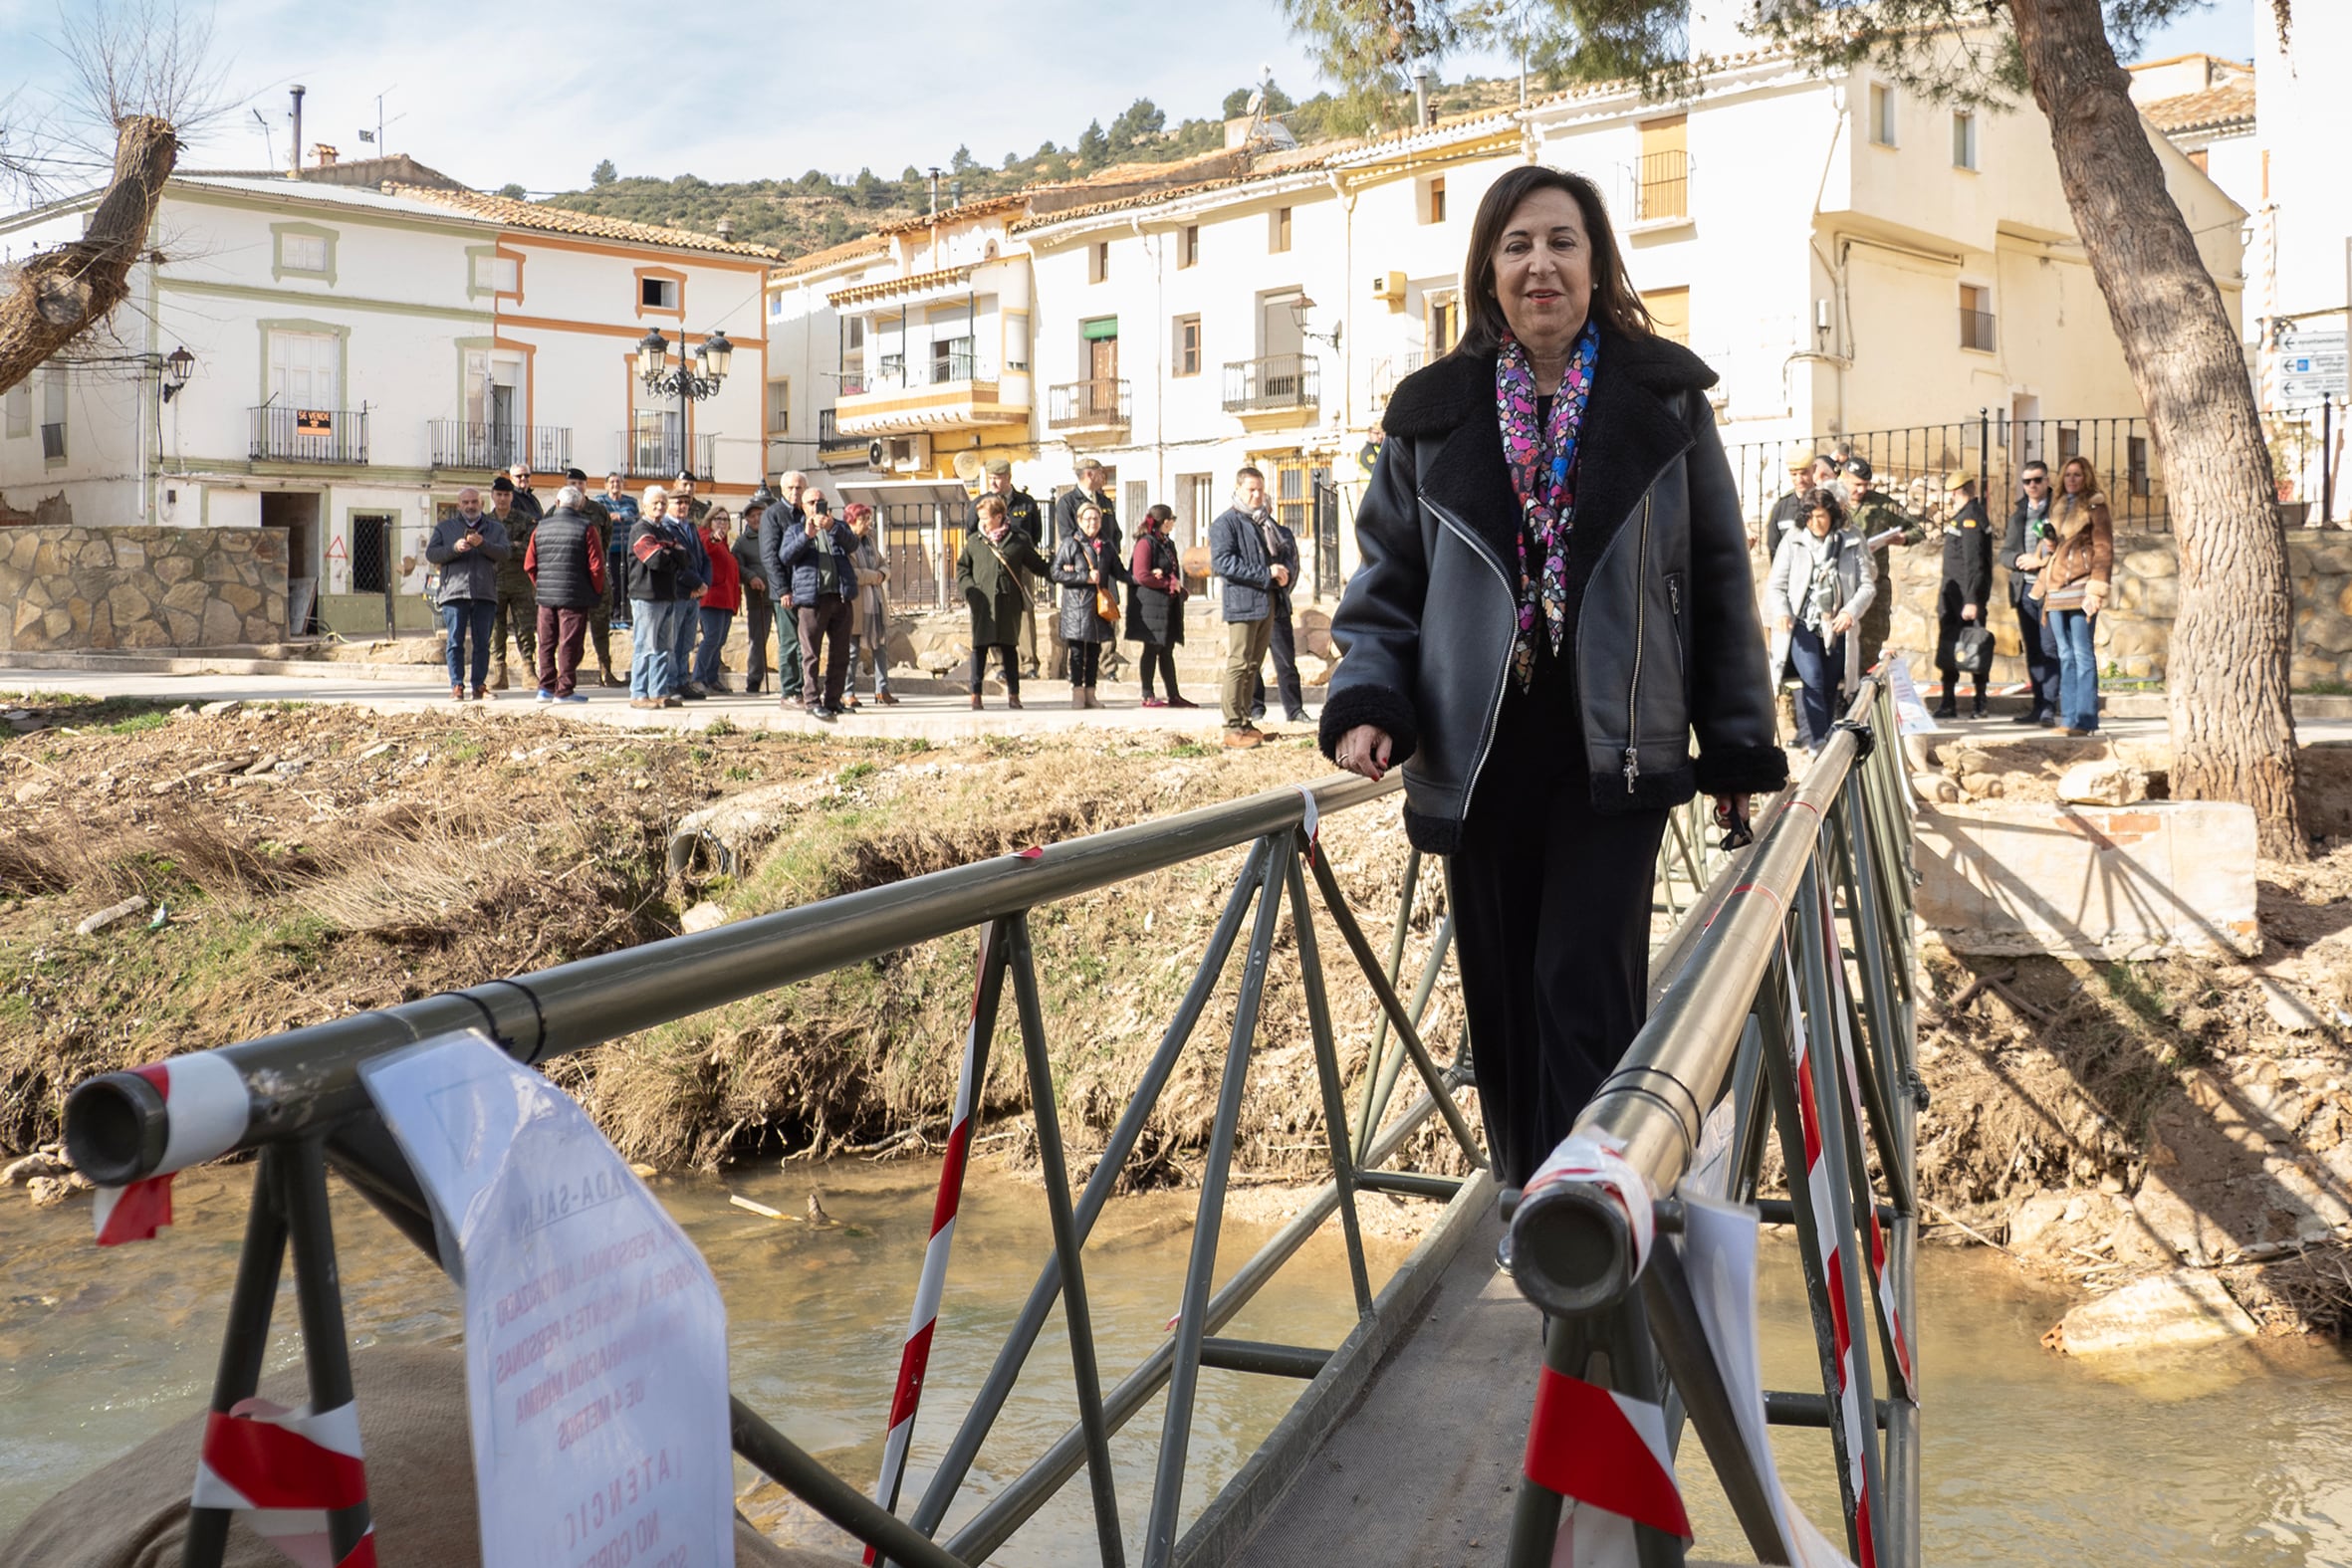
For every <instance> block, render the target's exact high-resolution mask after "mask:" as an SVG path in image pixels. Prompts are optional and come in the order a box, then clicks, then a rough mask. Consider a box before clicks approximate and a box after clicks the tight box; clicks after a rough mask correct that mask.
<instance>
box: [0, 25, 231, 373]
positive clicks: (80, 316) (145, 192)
mask: <svg viewBox="0 0 2352 1568" xmlns="http://www.w3.org/2000/svg"><path fill="white" fill-rule="evenodd" d="M55 47H56V49H57V52H58V55H59V57H60V60H61V63H62V65H63V68H64V69H63V73H62V78H63V81H64V83H65V91H64V92H63V94H61V96H60V100H59V102H58V103H56V104H55V105H53V106H52V111H53V112H52V113H51V114H49V115H48V116H47V117H46V118H44V119H41V120H36V118H35V115H34V112H32V111H31V110H30V109H29V108H28V107H27V106H26V105H25V103H24V99H23V95H21V94H20V95H18V96H17V97H16V98H13V99H11V100H10V101H9V103H8V104H7V105H5V106H0V179H5V180H6V181H8V183H10V184H12V185H13V186H14V187H15V188H16V189H17V190H18V191H19V192H20V193H21V194H23V195H24V196H25V197H27V198H28V199H36V200H37V199H40V198H42V197H44V196H46V195H48V194H51V193H52V192H54V191H55V189H56V188H57V187H59V186H60V185H62V184H63V183H65V179H66V177H67V176H69V175H71V174H72V173H73V172H74V171H75V170H76V169H82V170H86V171H94V170H95V169H96V168H98V167H105V166H107V165H106V164H104V163H102V162H98V161H97V158H100V157H104V156H106V155H107V146H108V143H110V142H111V143H112V153H111V156H112V174H111V177H110V178H109V180H108V182H107V185H106V187H105V190H104V192H103V193H102V194H101V195H100V197H99V201H98V205H97V207H96V208H95V209H94V210H93V212H92V213H91V217H90V223H89V226H88V227H87V229H86V230H85V231H84V233H83V235H82V237H81V238H80V239H78V240H74V241H71V242H69V243H67V244H65V245H61V246H58V247H57V248H55V249H53V250H48V251H43V252H41V253H39V254H38V255H35V256H32V257H29V258H27V259H26V260H24V261H22V262H20V263H18V264H16V265H15V266H13V267H11V268H9V269H8V270H6V271H5V272H0V390H5V389H7V388H8V387H11V386H14V385H15V384H16V383H18V382H19V381H22V380H23V379H24V378H25V377H26V376H28V375H30V374H32V373H33V371H34V370H35V369H36V368H38V367H39V366H40V365H41V364H42V363H43V362H44V361H46V360H48V359H49V358H50V357H52V356H53V355H55V354H57V353H58V352H59V351H60V350H62V349H64V348H66V347H67V346H68V345H69V344H71V343H73V342H75V341H76V340H77V339H78V338H81V337H83V336H86V335H88V334H90V333H91V332H93V331H94V330H96V329H98V328H100V327H102V326H103V325H104V324H105V323H106V321H107V319H108V317H109V316H111V315H112V314H113V313H114V311H115V309H116V307H118V306H119V305H120V304H121V303H122V301H123V299H124V298H125V297H126V296H127V295H128V293H129V281H130V271H131V268H132V267H133V266H135V265H136V264H137V262H138V259H139V257H140V256H141V255H142V254H144V252H145V250H146V247H147V233H148V230H149V228H150V227H151V226H152V225H153V223H154V220H155V208H156V204H157V203H158V202H160V201H161V200H162V196H163V186H164V182H165V181H166V180H168V179H169V178H170V177H171V171H172V169H173V167H174V166H175V165H176V163H177V161H178V157H179V149H180V146H181V144H182V142H183V141H184V140H185V139H186V138H187V137H188V136H190V135H192V134H194V133H195V132H196V131H197V130H198V129H200V128H201V127H202V126H203V125H205V124H207V123H208V122H210V121H211V120H212V119H214V118H216V117H217V116H218V115H219V114H220V113H221V112H222V111H223V109H224V107H225V100H224V98H223V96H222V93H221V74H220V71H219V70H218V69H217V68H215V67H214V66H213V65H212V64H211V63H210V56H211V48H212V23H211V19H210V17H209V16H208V15H205V16H197V15H193V14H190V13H186V12H183V11H182V10H181V9H180V7H179V4H178V0H118V3H113V4H108V3H93V4H91V5H89V6H87V7H86V8H84V9H82V10H80V11H78V12H61V13H60V16H59V25H58V36H57V39H56V41H55ZM44 132H45V133H44Z"/></svg>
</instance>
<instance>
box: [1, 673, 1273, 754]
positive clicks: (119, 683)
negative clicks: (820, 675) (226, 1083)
mask: <svg viewBox="0 0 2352 1568" xmlns="http://www.w3.org/2000/svg"><path fill="white" fill-rule="evenodd" d="M319 672H320V673H318V674H316V675H313V674H309V673H304V674H301V675H287V674H272V675H221V674H196V675H170V674H156V673H151V672H143V671H142V672H121V671H97V670H22V669H9V668H0V694H5V695H9V696H18V695H22V694H28V693H33V692H65V693H71V694H73V695H75V696H81V697H95V698H104V697H135V698H147V699H150V700H153V701H156V702H166V703H171V704H174V705H176V704H179V703H193V704H197V705H202V704H204V703H208V702H217V701H220V700H222V699H227V698H234V699H237V700H239V701H242V702H326V703H347V704H350V705H352V706H353V707H359V708H364V709H366V710H368V711H369V712H371V713H446V714H452V715H454V714H479V713H484V712H488V713H491V714H499V713H543V714H544V713H553V714H558V715H561V716H563V717H565V718H567V719H574V720H580V721H585V722H587V723H590V724H609V725H615V726H619V727H621V728H625V729H641V730H678V731H688V730H699V729H701V728H703V727H704V726H705V725H708V724H710V723H711V722H713V721H714V720H717V719H721V718H724V719H725V720H727V722H728V723H730V724H732V725H734V726H735V727H736V728H737V729H742V730H753V729H759V730H783V731H799V732H803V733H811V734H814V733H823V734H826V735H833V736H842V737H848V736H861V735H862V736H873V737H877V738H883V739H894V740H907V739H916V738H920V739H923V740H927V741H934V742H940V741H956V740H972V739H977V738H978V737H980V736H984V735H1049V734H1061V733H1065V732H1069V731H1077V730H1105V729H1116V730H1121V731H1133V730H1147V731H1167V732H1172V733H1175V734H1179V735H1184V736H1188V737H1191V738H1194V739H1196V740H1198V741H1202V742H1215V741H1216V740H1217V738H1218V736H1219V733H1220V732H1221V730H1222V729H1223V725H1222V723H1221V721H1220V720H1219V718H1218V713H1217V709H1216V706H1215V705H1214V703H1205V704H1203V705H1202V706H1201V707H1198V708H1191V709H1183V708H1150V709H1147V708H1144V707H1143V706H1142V705H1141V699H1140V697H1139V695H1138V693H1137V691H1136V689H1135V687H1134V686H1133V684H1132V683H1129V684H1126V685H1124V686H1122V687H1120V688H1118V689H1113V688H1110V687H1103V688H1101V689H1100V691H1099V696H1100V698H1101V700H1102V707H1101V708H1100V709H1099V710H1095V711H1085V712H1081V711H1078V710H1075V709H1072V708H1071V707H1070V706H1069V685H1068V683H1067V682H1064V681H1025V682H1023V683H1022V697H1023V700H1024V701H1025V702H1026V703H1027V704H1028V706H1027V707H1025V708H1023V709H1022V710H1021V711H1020V712H1018V713H1016V712H1013V711H1011V710H1009V709H1007V708H1006V706H1005V700H1004V698H1002V697H999V696H990V697H989V698H988V699H987V702H988V706H987V708H986V709H984V710H983V711H981V712H979V713H974V712H973V711H972V709H971V706H970V702H969V699H968V698H966V697H965V696H964V694H962V693H961V692H958V693H955V694H953V695H949V694H944V693H939V694H910V695H903V696H901V697H900V698H899V700H898V705H897V706H896V707H894V708H883V707H878V706H876V705H875V703H874V701H873V699H872V697H871V696H867V695H863V694H861V698H860V700H861V701H863V703H864V704H865V706H864V708H863V710H862V711H861V712H859V713H857V714H853V715H845V716H843V717H842V718H840V719H839V720H837V721H835V722H834V723H831V724H823V723H820V722H819V721H817V720H815V719H812V718H810V717H809V716H808V715H807V714H806V713H805V712H803V711H802V709H801V708H800V706H799V705H798V704H797V703H796V704H795V705H794V706H792V707H791V708H789V709H788V708H781V707H779V706H778V704H777V700H776V699H775V698H774V697H748V696H743V695H741V694H736V695H720V696H714V697H712V698H711V699H709V700H708V701H707V702H697V703H688V704H687V705H686V706H685V707H683V708H665V709H662V710H660V711H658V712H646V711H643V710H640V709H635V708H631V707H630V706H629V705H628V693H627V692H626V691H625V690H620V689H616V688H605V687H587V686H584V687H582V688H581V690H582V692H583V693H584V694H585V695H586V696H587V697H588V701H587V702H585V703H566V704H550V703H542V702H539V701H537V700H536V698H535V696H534V694H533V692H532V691H531V689H530V688H528V687H526V688H524V689H522V690H519V691H505V692H495V693H493V694H492V697H493V700H492V701H491V702H489V703H482V704H477V703H470V702H469V703H456V702H452V701H450V699H449V688H448V686H447V685H446V684H445V683H443V682H442V681H441V680H440V679H439V671H438V670H437V669H433V668H431V667H424V669H423V670H422V671H420V673H425V674H426V679H424V680H420V681H415V682H408V681H397V680H384V679H380V678H369V677H366V676H352V675H346V674H341V673H339V672H338V671H337V668H336V666H334V665H332V664H322V665H320V666H319ZM1308 712H1309V713H1310V714H1311V713H1313V712H1314V709H1313V708H1312V707H1311V706H1310V707H1309V709H1308ZM1260 728H1261V729H1264V730H1265V731H1266V732H1267V733H1268V734H1269V735H1271V736H1278V737H1279V736H1284V735H1289V736H1294V737H1298V738H1302V739H1303V738H1309V737H1311V736H1312V734H1313V728H1314V727H1313V725H1312V724H1311V723H1308V724H1304V725H1288V724H1283V723H1280V722H1279V721H1278V722H1272V723H1269V722H1266V721H1261V723H1260Z"/></svg>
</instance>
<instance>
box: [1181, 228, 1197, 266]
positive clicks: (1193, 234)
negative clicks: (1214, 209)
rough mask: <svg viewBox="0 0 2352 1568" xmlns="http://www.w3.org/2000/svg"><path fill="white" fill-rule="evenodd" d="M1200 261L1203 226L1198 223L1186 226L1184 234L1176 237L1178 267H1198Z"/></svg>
mask: <svg viewBox="0 0 2352 1568" xmlns="http://www.w3.org/2000/svg"><path fill="white" fill-rule="evenodd" d="M1200 261H1201V226H1200V225H1199V224H1197V223H1188V224H1186V225H1185V226H1184V230H1183V232H1182V233H1180V234H1178V235H1177V236H1176V265H1177V266H1178V267H1197V266H1199V265H1200Z"/></svg>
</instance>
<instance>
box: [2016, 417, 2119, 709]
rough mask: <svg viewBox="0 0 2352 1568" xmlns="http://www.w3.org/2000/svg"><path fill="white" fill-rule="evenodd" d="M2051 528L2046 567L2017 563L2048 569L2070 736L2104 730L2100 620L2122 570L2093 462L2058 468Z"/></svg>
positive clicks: (2044, 601)
mask: <svg viewBox="0 0 2352 1568" xmlns="http://www.w3.org/2000/svg"><path fill="white" fill-rule="evenodd" d="M2050 528H2051V530H2052V531H2053V532H2054V533H2055V535H2056V536H2057V537H2056V539H2055V541H2054V542H2053V543H2052V544H2051V545H2050V547H2049V552H2048V562H2047V564H2046V565H2045V564H2043V563H2042V558H2041V557H2038V556H2037V557H2035V558H2033V559H2032V560H2030V561H2028V560H2025V559H2024V558H2022V557H2020V558H2019V559H2018V561H2017V564H2018V565H2019V566H2020V567H2021V568H2023V569H2025V570H2028V571H2030V570H2032V569H2034V568H2035V567H2037V566H2038V567H2039V568H2040V571H2041V581H2040V584H2039V586H2040V593H2041V607H2042V611H2043V613H2045V614H2046V615H2048V616H2049V618H2050V624H2051V626H2052V627H2053V628H2054V630H2055V639H2056V641H2057V644H2058V716H2059V717H2060V718H2061V719H2063V720H2064V721H2065V724H2066V733H2067V734H2068V735H2088V734H2090V733H2091V732H2092V731H2094V730H2096V729H2097V728H2098V727H2099V655H2098V650H2097V648H2096V646H2095V645H2094V643H2093V640H2092V638H2093V633H2094V632H2095V630H2096V627H2095V625H2094V623H2095V622H2096V621H2097V620H2098V618H2099V612H2100V611H2101V610H2103V609H2105V608H2106V607H2107V584H2108V580H2109V577H2110V575H2111V574H2112V572H2113V570H2114V566H2115V526H2114V524H2113V522H2112V521H2110V520H2109V518H2108V516H2107V498H2106V496H2104V495H2102V494H2101V493H2100V491H2099V481H2098V479H2097V478H2096V477H2095V476H2094V475H2093V474H2092V473H2091V465H2090V461H2089V459H2087V458H2082V457H2070V458H2068V459H2066V465H2065V467H2063V468H2061V469H2059V470H2058V494H2057V498H2056V499H2055V500H2053V501H2052V502H2051V503H2050Z"/></svg>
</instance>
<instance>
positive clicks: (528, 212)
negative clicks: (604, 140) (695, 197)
mask: <svg viewBox="0 0 2352 1568" xmlns="http://www.w3.org/2000/svg"><path fill="white" fill-rule="evenodd" d="M384 190H385V193H386V194H389V195H397V196H406V197H409V198H411V199H413V200H417V201H423V202H428V203H431V204H433V205H435V206H442V207H447V208H449V209H451V210H452V211H456V212H462V213H465V214H466V215H468V216H469V217H476V218H481V219H483V220H485V221H487V222H490V223H496V224H500V225H502V226H504V227H507V228H514V229H545V230H547V231H549V232H550V233H554V234H578V235H581V236H583V237H585V238H588V239H599V240H626V241H630V242H632V243H634V244H638V245H666V246H670V247H672V248H674V249H677V250H689V251H723V252H726V253H727V254H729V255H732V256H760V257H768V258H773V257H775V256H776V255H778V254H779V253H778V251H777V250H776V248H775V247H774V246H772V245H753V244H750V243H748V242H746V241H743V240H723V239H721V238H719V236H717V235H716V234H697V233H695V232H694V231H693V230H692V229H670V228H663V227H662V226H660V225H659V224H653V223H632V222H630V221H629V220H628V219H626V218H608V217H605V216H604V215H603V214H602V213H596V212H575V211H573V210H572V209H571V208H569V207H551V206H547V205H545V204H543V203H540V202H536V201H517V200H515V199H514V198H513V197H511V196H492V195H488V194H485V193H484V192H482V191H478V190H432V189H428V188H427V187H425V186H422V185H393V184H386V185H385V186H384Z"/></svg>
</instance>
